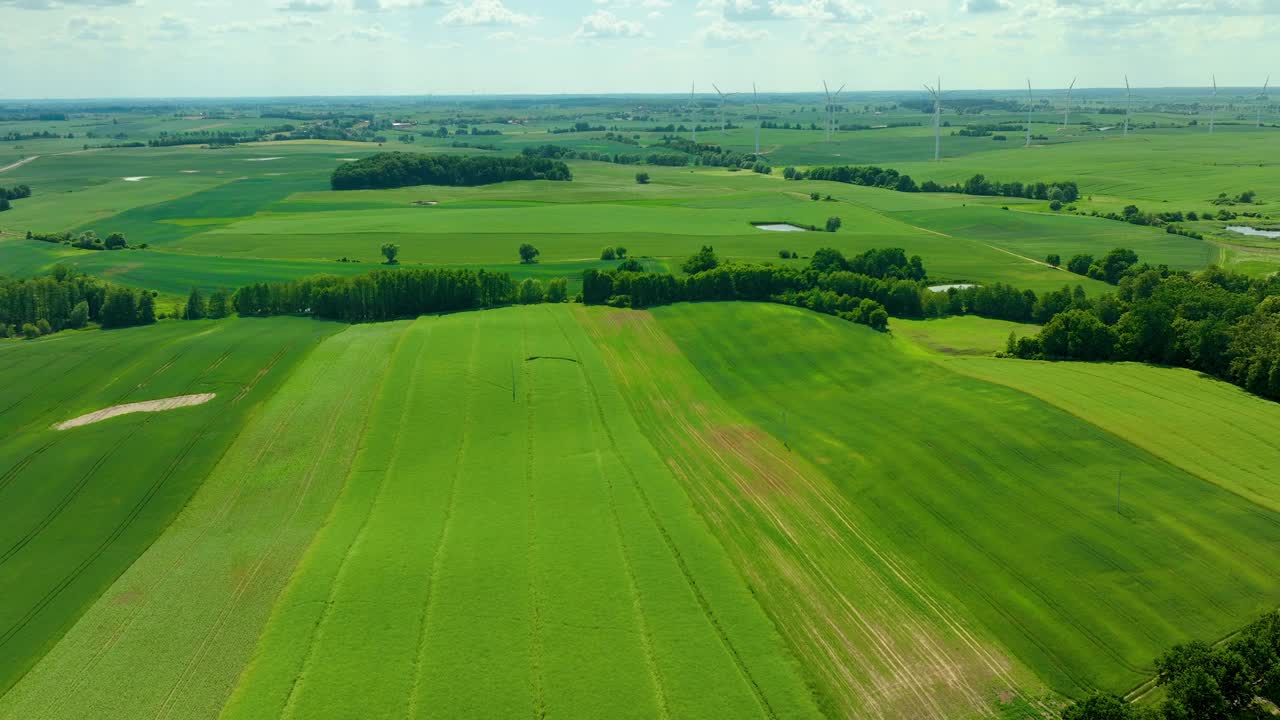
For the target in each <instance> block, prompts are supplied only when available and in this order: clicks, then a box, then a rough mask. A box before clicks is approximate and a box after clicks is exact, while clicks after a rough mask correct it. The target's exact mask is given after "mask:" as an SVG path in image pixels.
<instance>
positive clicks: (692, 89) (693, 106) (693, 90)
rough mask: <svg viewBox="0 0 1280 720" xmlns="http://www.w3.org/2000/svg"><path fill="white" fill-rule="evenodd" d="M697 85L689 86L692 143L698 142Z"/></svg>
mask: <svg viewBox="0 0 1280 720" xmlns="http://www.w3.org/2000/svg"><path fill="white" fill-rule="evenodd" d="M697 96H698V83H696V82H695V83H693V84H692V85H690V86H689V112H691V113H693V122H692V123H691V124H692V125H693V141H694V142H698V97H697Z"/></svg>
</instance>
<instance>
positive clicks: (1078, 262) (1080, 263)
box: [1067, 254, 1093, 275]
mask: <svg viewBox="0 0 1280 720" xmlns="http://www.w3.org/2000/svg"><path fill="white" fill-rule="evenodd" d="M1090 265H1093V256H1092V255H1085V254H1080V255H1075V256H1073V257H1072V258H1071V259H1070V260H1068V261H1067V270H1070V271H1071V272H1073V273H1075V274H1076V275H1088V274H1089V266H1090Z"/></svg>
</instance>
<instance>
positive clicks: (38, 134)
mask: <svg viewBox="0 0 1280 720" xmlns="http://www.w3.org/2000/svg"><path fill="white" fill-rule="evenodd" d="M60 137H62V136H61V135H59V134H58V133H56V132H53V131H51V130H37V131H35V132H30V133H20V132H18V131H17V130H10V131H9V132H7V133H5V134H3V135H0V142H22V141H23V140H55V139H57V138H60ZM67 137H69V138H74V137H75V135H68V136H67Z"/></svg>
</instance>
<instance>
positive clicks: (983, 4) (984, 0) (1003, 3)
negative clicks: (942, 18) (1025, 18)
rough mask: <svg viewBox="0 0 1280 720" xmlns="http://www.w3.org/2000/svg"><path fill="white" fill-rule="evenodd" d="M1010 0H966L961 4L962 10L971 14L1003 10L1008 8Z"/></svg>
mask: <svg viewBox="0 0 1280 720" xmlns="http://www.w3.org/2000/svg"><path fill="white" fill-rule="evenodd" d="M1010 7H1012V6H1011V5H1009V3H1008V0H964V4H962V5H961V6H960V10H961V11H962V12H967V13H971V14H981V13H992V12H1003V11H1005V10H1008V9H1009V8H1010Z"/></svg>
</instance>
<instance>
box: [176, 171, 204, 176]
mask: <svg viewBox="0 0 1280 720" xmlns="http://www.w3.org/2000/svg"><path fill="white" fill-rule="evenodd" d="M178 172H180V173H186V174H187V175H194V174H195V173H198V172H200V171H199V170H179V171H178Z"/></svg>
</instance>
